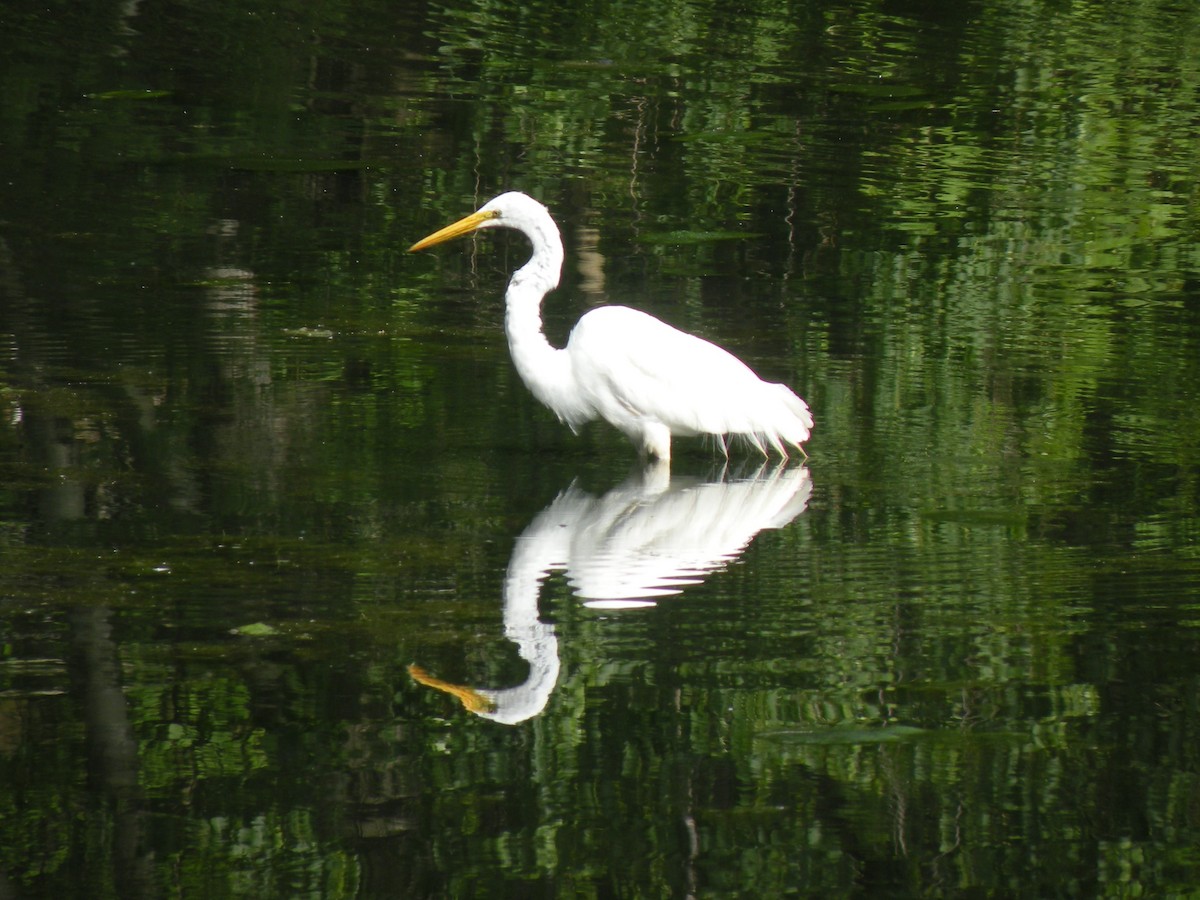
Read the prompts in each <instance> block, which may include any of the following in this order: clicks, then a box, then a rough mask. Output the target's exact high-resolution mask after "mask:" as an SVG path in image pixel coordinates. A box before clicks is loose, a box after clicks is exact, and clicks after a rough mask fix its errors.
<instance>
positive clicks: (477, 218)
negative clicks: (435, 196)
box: [408, 191, 553, 253]
mask: <svg viewBox="0 0 1200 900" xmlns="http://www.w3.org/2000/svg"><path fill="white" fill-rule="evenodd" d="M546 221H550V222H551V224H553V220H551V219H550V212H549V211H548V210H547V209H546V207H544V206H542V204H540V203H538V202H537V201H536V200H534V199H533V198H532V197H530V196H529V195H528V194H522V193H521V192H520V191H509V192H508V193H506V194H501V195H500V196H498V197H493V198H492V199H491V200H489V201H488V202H487V203H485V204H484V205H483V206H481V207H480V208H479V209H478V210H477V211H476V212H473V213H471V214H470V215H469V216H464V217H463V218H461V219H459V220H458V221H457V222H455V223H454V224H453V225H447V226H446V227H445V228H442V229H441V230H439V231H435V232H434V233H433V234H431V235H429V236H428V237H424V238H421V240H419V241H417V242H416V243H415V244H413V245H412V246H411V247H409V248H408V252H409V253H412V252H414V251H416V250H424V249H425V248H426V247H432V246H433V245H434V244H440V243H442V242H443V241H448V240H451V239H452V238H456V237H461V236H462V235H464V234H470V233H471V232H473V231H479V230H480V229H482V228H515V229H516V230H518V231H524V232H525V233H526V234H530V232H531V229H532V228H533V227H534V226H539V225H543V224H544V223H545V222H546Z"/></svg>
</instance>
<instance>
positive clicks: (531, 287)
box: [504, 214, 590, 425]
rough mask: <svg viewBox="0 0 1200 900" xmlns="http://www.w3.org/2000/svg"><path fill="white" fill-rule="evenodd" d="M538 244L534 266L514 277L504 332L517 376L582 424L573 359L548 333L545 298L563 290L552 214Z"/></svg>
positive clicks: (541, 225)
mask: <svg viewBox="0 0 1200 900" xmlns="http://www.w3.org/2000/svg"><path fill="white" fill-rule="evenodd" d="M527 235H528V237H529V239H530V241H531V242H532V244H533V255H532V256H531V257H530V258H529V262H527V263H525V265H524V266H522V267H521V268H520V269H518V270H517V271H516V272H515V273H513V277H512V280H510V281H509V283H508V291H507V292H506V293H505V295H504V300H505V315H504V331H505V333H506V334H507V336H508V349H509V352H510V353H511V354H512V359H513V364H514V365H515V366H516V367H517V374H518V375H520V376H521V380H522V381H523V382H525V386H526V387H528V388H529V390H530V391H531V392H532V393H533V395H534V396H535V397H537V398H538V400H540V401H541V402H542V403H544V404H546V406H548V407H550V409H551V410H552V411H553V412H554V413H555V414H556V415H557V416H558V417H559V418H560V419H563V420H565V421H566V422H568V423H569V424H571V425H577V424H579V423H581V422H583V421H586V420H587V419H588V418H590V415H588V414H587V413H586V412H585V411H584V410H583V409H582V408H581V405H580V400H579V392H578V390H577V389H576V386H575V376H574V373H573V372H572V370H571V360H570V357H569V356H568V355H567V351H566V350H560V349H558V348H556V347H554V346H552V345H551V343H550V342H549V341H548V340H547V339H546V335H545V333H544V332H543V331H542V299H543V298H544V297H545V296H546V294H547V293H549V292H550V291H552V290H554V289H555V288H556V287H558V279H559V276H560V275H561V273H562V264H563V249H562V240H561V238H560V237H559V234H558V227H557V226H556V225H555V224H554V220H553V219H551V218H550V216H549V214H547V215H546V217H545V219H544V221H540V222H538V223H536V225H534V226H532V227H531V228H530V230H529V231H528V232H527Z"/></svg>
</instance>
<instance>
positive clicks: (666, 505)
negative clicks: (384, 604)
mask: <svg viewBox="0 0 1200 900" xmlns="http://www.w3.org/2000/svg"><path fill="white" fill-rule="evenodd" d="M811 493H812V481H811V480H810V479H809V476H808V470H807V469H804V468H792V469H784V468H783V467H779V468H775V469H774V470H773V471H770V472H760V473H759V474H758V475H757V476H756V477H754V478H749V479H744V480H737V481H728V482H725V481H717V482H700V481H697V480H695V479H680V478H671V477H670V473H669V471H668V469H667V466H666V464H665V463H658V464H653V465H650V466H648V467H647V468H646V469H645V471H643V472H641V473H640V474H638V475H635V476H633V477H631V478H629V479H628V480H626V481H625V482H624V483H623V484H620V485H618V486H617V487H615V488H613V489H612V490H611V491H609V492H608V493H607V494H605V495H604V496H603V497H593V496H592V495H591V494H588V493H585V492H584V491H582V490H580V489H579V488H577V487H575V486H574V485H572V486H571V487H569V488H568V489H567V490H565V491H563V493H561V494H560V495H559V496H558V498H557V499H555V501H554V502H553V503H551V504H550V505H549V506H548V507H546V508H545V509H544V510H543V511H542V512H541V513H539V514H538V516H537V518H536V519H534V520H533V521H532V522H531V523H530V524H529V527H528V528H526V529H525V531H524V532H523V533H522V534H521V536H520V537H519V538H517V541H516V544H515V546H514V547H513V553H512V558H511V559H510V560H509V563H508V572H507V574H506V575H505V579H504V635H505V637H507V638H508V639H509V640H510V641H512V642H513V643H515V644H516V645H517V653H518V654H520V656H521V658H522V659H524V660H525V661H526V662H527V663H529V676H528V677H527V678H526V679H525V681H524V682H523V683H522V684H519V685H516V686H515V687H510V688H503V689H500V690H492V689H488V688H472V687H466V686H465V685H458V684H452V683H450V682H448V681H442V680H441V679H438V678H434V677H433V676H431V675H430V674H429V673H428V672H426V671H425V670H424V669H422V668H421V667H419V666H410V667H409V669H408V672H409V674H410V675H411V676H412V677H413V679H414V680H415V681H417V682H419V683H420V684H424V685H427V686H429V687H432V688H436V689H438V690H440V691H444V692H445V693H447V694H450V695H452V696H454V697H457V698H458V699H459V701H460V702H461V703H462V705H463V706H464V707H466V708H467V709H468V710H470V711H471V712H473V713H475V714H476V715H478V716H482V717H483V718H485V719H492V720H494V721H496V722H502V723H504V724H506V725H515V724H516V723H518V722H523V721H524V720H526V719H529V718H532V717H533V716H536V715H537V714H538V713H540V712H541V711H542V710H543V709H544V708H545V706H546V703H547V702H548V701H549V699H550V694H551V692H552V691H553V690H554V685H555V683H556V682H557V680H558V670H559V659H558V638H557V637H556V636H555V634H554V626H553V625H548V624H545V623H543V622H542V621H540V619H539V618H538V592H539V590H540V588H541V583H542V581H543V580H544V579H545V578H546V576H547V575H549V574H550V573H551V572H555V571H561V570H565V571H566V575H567V581H568V582H569V583H570V585H571V588H572V590H573V591H574V593H575V594H576V595H577V596H578V597H580V598H581V599H582V600H583V601H584V603H585V604H586V605H588V606H591V607H596V608H600V609H622V608H629V607H637V606H653V605H654V602H655V599H656V598H659V597H664V596H669V595H671V594H678V593H680V592H681V591H683V590H684V589H685V588H686V587H687V586H688V585H693V584H699V583H700V582H701V581H703V580H704V578H705V576H707V575H708V574H709V573H710V572H713V571H715V570H717V569H720V568H722V567H724V566H726V565H728V564H729V563H731V562H732V561H733V560H735V559H737V557H738V556H739V555H740V554H741V553H742V551H743V550H745V549H746V547H747V546H748V545H749V543H750V542H751V541H752V540H753V539H754V536H755V535H756V534H758V532H759V531H761V530H763V529H764V528H782V527H783V526H785V525H787V524H788V523H789V522H791V521H792V519H794V518H795V517H796V516H798V515H800V513H802V512H803V511H804V509H805V507H806V506H807V505H808V498H809V495H810V494H811Z"/></svg>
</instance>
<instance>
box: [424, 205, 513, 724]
mask: <svg viewBox="0 0 1200 900" xmlns="http://www.w3.org/2000/svg"><path fill="white" fill-rule="evenodd" d="M455 224H460V223H457V222H456V223H455ZM450 227H451V228H453V227H454V225H451V226H450ZM438 234H441V232H440V231H439V232H438ZM430 237H437V235H430ZM451 237H453V235H451ZM425 240H426V241H427V240H429V238H426V239H425ZM442 240H446V238H442ZM422 243H424V241H422ZM408 674H409V675H411V676H412V679H413V681H415V682H416V683H417V684H423V685H426V686H427V687H431V688H436V689H437V690H439V691H442V692H443V693H446V694H449V695H450V696H451V697H457V698H458V702H459V703H461V704H462V705H463V707H464V708H465V709H467V710H468V711H469V712H473V713H489V712H493V711H494V710H495V708H496V706H495V704H494V703H493V702H492V701H491V700H489V699H488V698H487V697H485V696H483V694H481V693H479V692H478V691H476V690H474V689H473V688H469V687H467V686H466V685H463V684H451V683H450V682H449V681H442V679H440V678H434V677H433V676H432V675H430V674H429V673H428V672H426V671H425V670H424V669H422V668H421V667H420V666H418V665H411V666H409V667H408Z"/></svg>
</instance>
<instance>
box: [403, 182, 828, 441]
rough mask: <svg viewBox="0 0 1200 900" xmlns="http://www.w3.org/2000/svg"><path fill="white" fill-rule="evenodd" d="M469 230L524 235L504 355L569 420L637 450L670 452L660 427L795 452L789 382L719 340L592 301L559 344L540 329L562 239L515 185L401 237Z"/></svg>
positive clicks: (806, 428)
mask: <svg viewBox="0 0 1200 900" xmlns="http://www.w3.org/2000/svg"><path fill="white" fill-rule="evenodd" d="M481 228H512V229H514V230H516V231H520V232H521V233H522V234H524V235H525V236H526V237H527V238H529V241H530V243H531V244H532V245H533V253H532V255H531V256H530V258H529V261H528V262H527V263H526V264H525V265H524V266H522V267H521V268H520V269H518V270H517V271H516V272H515V273H514V274H513V276H512V280H511V281H509V284H508V291H507V293H506V294H505V303H506V313H505V332H506V333H507V335H508V347H509V351H510V353H511V354H512V359H513V363H514V364H515V365H516V368H517V373H518V374H519V375H520V376H521V380H522V381H524V382H525V385H526V386H527V387H528V388H529V389H530V391H532V392H533V395H534V396H535V397H537V398H538V400H540V401H541V402H542V403H544V404H545V405H546V406H548V407H549V408H550V409H551V410H552V411H553V412H554V414H555V415H557V416H558V418H559V419H560V420H561V421H563V422H566V423H567V424H568V425H570V426H571V428H572V429H574V430H578V429H579V427H580V426H581V425H582V424H583V423H585V422H589V421H591V420H593V419H598V418H599V419H604V420H605V421H606V422H609V423H610V424H612V425H613V426H615V427H616V428H617V429H619V430H620V431H621V432H622V433H624V434H625V435H626V436H627V437H628V438H629V439H630V440H631V441H633V443H634V445H635V446H637V447H638V449H639V450H640V451H641V452H642V453H644V454H649V455H650V456H654V457H657V458H659V459H662V460H669V459H670V458H671V437H672V436H673V435H675V436H680V437H693V436H696V435H712V436H713V437H714V438H715V439H716V441H717V443H718V445H719V446H720V447H721V449H722V451H724V452H726V453H727V452H728V446H727V443H726V437H727V436H731V435H733V436H741V437H743V438H745V439H746V440H747V441H749V442H750V443H751V444H753V445H754V446H755V447H757V448H758V449H759V451H760V452H762V454H763V455H764V456H768V455H769V454H770V451H771V450H772V449H774V450H775V451H776V452H777V453H779V455H780V456H782V457H784V458H786V457H787V455H788V450H787V448H788V447H789V446H791V447H794V448H796V449H797V450H799V451H800V452H801V453H804V448H803V447H802V446H801V445H802V444H803V443H804V442H805V441H806V440H808V436H809V432H810V429H811V428H812V424H813V420H812V414H811V413H810V412H809V410H808V405H807V404H806V403H805V402H804V401H803V400H801V399H800V398H799V397H797V396H796V395H795V394H794V393H793V392H792V391H791V389H790V388H788V387H786V386H785V385H782V384H772V383H769V382H766V381H763V380H762V379H761V378H759V377H758V376H757V375H756V374H755V373H754V372H753V371H752V370H751V369H750V367H749V366H747V365H746V364H745V363H743V362H742V361H741V360H740V359H738V358H737V357H736V356H734V355H733V354H732V353H729V352H728V351H727V350H723V349H722V348H720V347H718V346H716V345H715V344H711V343H709V342H708V341H706V340H703V339H702V338H698V337H695V336H694V335H690V334H687V333H685V332H682V331H680V330H679V329H677V328H672V327H671V326H670V325H667V324H666V323H665V322H662V321H660V320H659V319H656V318H654V316H651V315H649V314H648V313H644V312H641V311H639V310H636V309H629V308H628V307H624V306H602V307H599V308H597V309H593V310H591V311H590V312H588V313H586V314H585V315H584V316H583V317H582V318H580V320H579V322H578V323H577V324H576V325H575V328H574V330H573V331H572V332H571V336H570V338H569V339H568V340H567V346H566V347H565V348H562V349H558V348H556V347H553V346H552V345H551V344H550V342H549V341H548V340H546V336H545V334H544V333H543V332H542V315H541V307H542V299H543V298H544V297H545V296H546V294H547V293H549V292H550V291H552V290H554V288H556V287H558V280H559V276H560V275H561V273H562V262H563V246H562V238H561V237H560V236H559V233H558V226H557V225H555V224H554V219H553V218H551V216H550V213H549V211H548V210H547V209H546V207H544V206H542V204H540V203H538V202H537V201H536V200H534V199H533V198H532V197H529V196H527V195H525V194H522V193H520V192H518V191H512V192H510V193H507V194H501V195H500V196H499V197H496V198H495V199H493V200H491V201H489V202H488V203H486V204H485V205H484V206H483V207H481V208H480V209H479V211H478V212H475V213H472V214H471V215H469V216H467V217H466V218H463V219H460V220H459V221H457V222H455V223H454V224H453V225H449V226H447V227H446V228H443V229H441V230H440V231H437V232H434V233H433V234H431V235H429V237H427V238H424V239H423V240H420V241H418V242H417V243H415V244H413V246H412V247H411V248H409V249H410V251H411V250H422V249H424V248H425V247H430V246H432V245H434V244H438V243H441V242H442V241H446V240H449V239H450V238H454V237H458V236H459V235H463V234H467V233H469V232H472V231H475V230H477V229H481Z"/></svg>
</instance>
